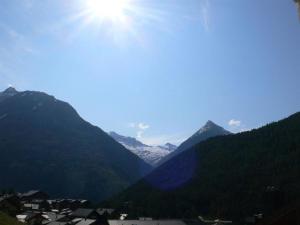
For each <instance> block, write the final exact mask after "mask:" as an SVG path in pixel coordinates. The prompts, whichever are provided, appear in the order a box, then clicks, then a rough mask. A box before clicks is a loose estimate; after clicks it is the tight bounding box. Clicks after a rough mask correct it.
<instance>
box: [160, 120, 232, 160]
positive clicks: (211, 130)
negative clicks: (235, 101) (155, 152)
mask: <svg viewBox="0 0 300 225" xmlns="http://www.w3.org/2000/svg"><path fill="white" fill-rule="evenodd" d="M229 134H231V133H230V132H229V131H227V130H225V129H224V128H223V127H220V126H219V125H217V124H215V123H214V122H212V121H210V120H209V121H207V122H206V124H205V125H204V126H203V127H201V128H200V129H199V130H198V131H197V132H196V133H194V134H193V135H192V136H191V137H190V138H188V139H187V140H186V141H184V142H183V143H182V144H181V145H179V147H178V148H177V149H176V151H173V152H172V153H170V154H169V155H167V156H166V157H164V158H162V159H161V160H160V161H159V163H158V165H162V164H163V163H165V162H166V161H168V160H170V159H171V158H173V157H174V156H176V155H178V154H180V153H182V152H183V151H185V150H187V149H189V148H191V147H192V146H194V145H196V144H199V143H201V142H202V141H205V140H207V139H209V138H212V137H216V136H224V135H229Z"/></svg>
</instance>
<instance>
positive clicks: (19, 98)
mask: <svg viewBox="0 0 300 225" xmlns="http://www.w3.org/2000/svg"><path fill="white" fill-rule="evenodd" d="M0 97H1V99H2V100H1V101H0V181H1V182H0V189H5V188H15V189H16V190H17V191H21V192H23V191H28V190H30V189H35V190H36V189H40V190H44V191H46V192H48V193H49V194H50V195H51V196H53V197H64V198H68V197H72V198H87V199H90V200H92V201H98V200H103V199H106V198H108V197H110V196H112V195H113V194H116V193H118V192H120V191H121V190H123V189H124V188H126V187H128V186H129V185H131V184H132V183H134V182H135V181H137V180H138V179H139V178H141V177H142V176H144V175H145V174H146V173H147V172H148V171H149V170H150V169H151V167H150V165H148V164H146V163H145V162H144V161H142V160H141V159H140V158H139V157H137V156H136V155H134V154H132V153H131V152H130V151H128V150H127V149H126V148H124V147H123V146H122V145H120V144H119V143H117V142H116V141H115V140H113V139H112V138H111V137H110V136H109V135H107V134H106V133H105V132H104V131H102V130H101V129H100V128H98V127H96V126H93V125H91V124H90V123H88V122H86V121H84V120H83V119H82V118H81V117H80V116H79V115H78V113H77V112H76V111H75V110H74V109H73V108H72V107H71V106H70V105H69V104H68V103H65V102H62V101H60V100H57V99H55V98H54V97H53V96H49V95H47V94H45V93H41V92H34V91H25V92H17V91H16V90H15V89H13V88H9V89H7V90H5V91H4V92H2V93H1V94H0Z"/></svg>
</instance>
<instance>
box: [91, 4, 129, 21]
mask: <svg viewBox="0 0 300 225" xmlns="http://www.w3.org/2000/svg"><path fill="white" fill-rule="evenodd" d="M86 4H87V5H86V7H87V11H88V12H89V14H90V16H91V17H92V18H93V19H99V20H100V21H101V22H104V21H112V22H117V21H122V20H123V19H124V18H125V17H126V10H128V8H129V7H130V0H87V1H86Z"/></svg>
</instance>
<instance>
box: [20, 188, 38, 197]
mask: <svg viewBox="0 0 300 225" xmlns="http://www.w3.org/2000/svg"><path fill="white" fill-rule="evenodd" d="M39 192H41V191H39V190H31V191H28V192H25V193H23V194H21V197H30V196H32V195H35V194H37V193H39Z"/></svg>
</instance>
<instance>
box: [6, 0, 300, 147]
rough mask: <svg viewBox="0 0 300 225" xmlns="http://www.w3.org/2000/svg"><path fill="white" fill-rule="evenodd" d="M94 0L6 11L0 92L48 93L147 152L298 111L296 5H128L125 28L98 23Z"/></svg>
mask: <svg viewBox="0 0 300 225" xmlns="http://www.w3.org/2000/svg"><path fill="white" fill-rule="evenodd" d="M86 1H87V0H44V1H40V0H1V5H0V89H5V88H6V87H8V86H9V85H12V86H14V87H16V88H17V89H18V90H38V91H44V92H47V93H49V94H51V95H54V96H56V97H57V98H58V99H61V100H64V101H67V102H69V103H71V104H72V105H73V106H74V107H75V108H76V110H77V111H78V112H79V113H80V115H81V116H82V117H83V118H84V119H86V120H87V121H90V122H91V123H93V124H95V125H97V126H99V127H101V128H102V129H104V130H105V131H111V130H113V131H116V132H119V133H121V134H124V135H129V136H134V137H138V138H139V139H140V140H142V141H144V142H146V143H148V144H162V143H165V142H172V143H176V144H178V143H179V142H181V141H182V140H184V139H185V138H186V137H188V136H190V135H191V134H193V133H194V132H195V131H196V130H198V129H199V128H200V127H201V126H202V125H203V124H204V123H205V122H206V121H207V120H213V121H215V122H216V123H218V124H220V125H221V126H223V127H224V128H226V129H229V130H231V131H233V132H239V131H243V130H248V129H252V128H256V127H259V126H261V125H264V124H266V123H269V122H272V121H274V120H279V119H282V118H284V117H286V116H288V115H290V114H292V113H295V112H297V111H299V109H300V100H299V99H300V88H299V85H300V42H299V40H300V22H299V19H298V15H297V9H296V6H295V4H294V3H293V1H292V0H254V1H249V0H159V1H158V0H131V2H130V3H129V6H130V9H134V10H127V11H126V12H124V16H126V21H127V22H126V23H124V21H111V20H105V21H99V19H98V20H97V19H91V18H90V15H88V14H83V13H82V12H85V11H86Z"/></svg>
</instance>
